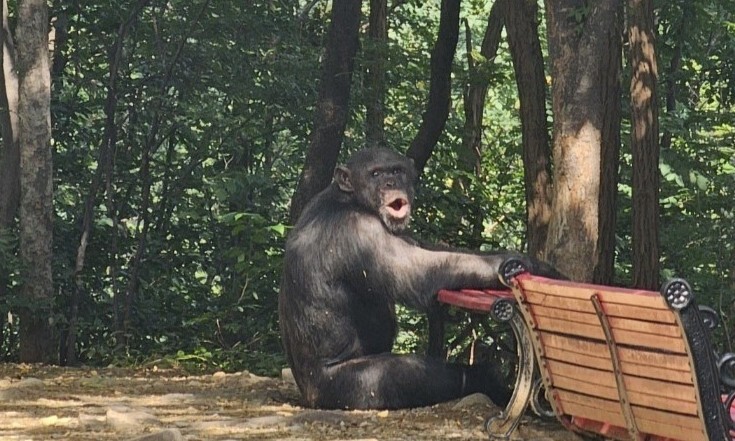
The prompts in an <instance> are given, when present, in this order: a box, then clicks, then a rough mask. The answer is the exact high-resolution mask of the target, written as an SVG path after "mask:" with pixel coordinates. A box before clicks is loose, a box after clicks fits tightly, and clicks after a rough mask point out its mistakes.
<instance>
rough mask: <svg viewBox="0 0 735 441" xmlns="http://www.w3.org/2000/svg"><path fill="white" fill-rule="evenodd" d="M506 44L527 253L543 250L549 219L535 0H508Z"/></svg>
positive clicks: (547, 157) (546, 141) (543, 86)
mask: <svg viewBox="0 0 735 441" xmlns="http://www.w3.org/2000/svg"><path fill="white" fill-rule="evenodd" d="M506 14H507V24H506V26H505V27H506V30H507V33H508V44H509V46H510V54H511V56H512V58H513V69H514V71H515V77H516V84H517V85H518V97H519V99H520V103H521V134H522V137H523V166H524V181H525V188H526V225H527V233H526V239H527V241H528V253H529V254H530V255H532V256H534V257H539V256H541V255H543V254H544V246H545V245H546V236H547V233H548V229H549V220H550V219H551V191H552V189H551V146H550V145H549V132H548V127H547V124H546V78H545V77H544V59H543V55H542V54H541V42H540V41H539V36H538V17H537V15H538V6H537V4H536V1H535V0H523V1H521V2H512V3H511V2H508V7H507V12H506Z"/></svg>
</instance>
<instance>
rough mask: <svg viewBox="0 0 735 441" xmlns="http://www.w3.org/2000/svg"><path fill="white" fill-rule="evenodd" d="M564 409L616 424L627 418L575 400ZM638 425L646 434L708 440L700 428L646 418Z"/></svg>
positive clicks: (694, 419)
mask: <svg viewBox="0 0 735 441" xmlns="http://www.w3.org/2000/svg"><path fill="white" fill-rule="evenodd" d="M562 410H563V412H564V413H565V414H567V415H574V416H579V417H582V418H588V419H591V420H596V421H601V422H605V423H608V424H612V425H614V426H619V427H625V419H624V418H623V415H622V413H610V412H606V411H605V410H601V409H597V408H594V407H590V406H585V405H582V404H578V403H573V402H566V403H564V405H563V407H562ZM690 418H691V420H692V421H698V420H697V419H696V418H694V417H690ZM636 425H637V427H638V430H640V431H641V432H643V433H646V434H651V435H659V436H664V437H667V438H670V439H674V440H681V441H708V439H707V436H706V435H705V434H704V432H703V431H702V430H701V429H699V428H690V427H683V426H679V425H674V424H670V423H666V424H665V423H661V422H659V421H651V420H648V419H645V418H641V419H636Z"/></svg>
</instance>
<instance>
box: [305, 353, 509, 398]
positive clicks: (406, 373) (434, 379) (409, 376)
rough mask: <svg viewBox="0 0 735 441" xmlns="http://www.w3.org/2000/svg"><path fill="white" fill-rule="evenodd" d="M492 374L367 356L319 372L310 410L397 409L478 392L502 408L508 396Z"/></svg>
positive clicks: (408, 359)
mask: <svg viewBox="0 0 735 441" xmlns="http://www.w3.org/2000/svg"><path fill="white" fill-rule="evenodd" d="M494 372H495V371H494V370H493V369H492V368H491V367H489V366H486V365H476V366H464V365H458V364H447V363H444V362H442V361H441V360H437V359H433V358H425V357H419V356H415V355H396V354H390V353H385V354H377V355H371V356H366V357H361V358H357V359H353V360H349V361H345V362H342V363H340V364H337V365H334V366H330V367H327V368H325V369H324V371H323V372H322V374H323V376H322V377H321V378H320V383H321V384H319V385H318V386H317V389H318V390H319V392H318V395H319V396H318V398H317V399H316V403H314V405H315V406H316V407H320V408H332V409H400V408H408V407H419V406H428V405H432V404H436V403H440V402H444V401H449V400H452V399H455V398H460V397H462V396H465V395H469V394H471V393H475V392H482V393H484V394H486V395H488V396H489V397H490V398H491V399H492V400H493V401H494V402H495V403H497V404H499V405H503V406H504V405H505V404H506V403H507V402H508V401H509V400H510V394H511V391H509V390H508V389H507V387H506V386H504V385H502V383H501V382H500V381H499V380H498V379H497V378H496V375H494Z"/></svg>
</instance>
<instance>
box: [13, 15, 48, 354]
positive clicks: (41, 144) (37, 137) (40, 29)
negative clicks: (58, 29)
mask: <svg viewBox="0 0 735 441" xmlns="http://www.w3.org/2000/svg"><path fill="white" fill-rule="evenodd" d="M48 26H49V23H48V11H47V6H46V1H45V0H24V1H21V2H19V5H18V28H17V36H18V73H19V78H20V84H19V100H18V120H19V122H20V124H19V128H20V131H19V143H20V144H19V145H20V187H21V196H20V256H21V264H22V270H21V277H22V288H21V290H22V291H21V292H22V296H23V299H24V302H26V303H25V305H24V308H23V309H22V311H21V313H20V324H21V327H20V361H21V362H46V363H49V362H55V361H56V360H55V358H56V348H55V344H54V341H53V339H52V326H53V325H52V324H53V322H52V317H53V315H52V300H53V279H52V272H51V260H52V247H51V245H52V234H53V183H52V171H53V167H52V158H51V110H50V109H51V105H50V103H51V75H50V71H49V52H48Z"/></svg>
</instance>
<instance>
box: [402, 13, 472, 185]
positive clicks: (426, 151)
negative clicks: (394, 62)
mask: <svg viewBox="0 0 735 441" xmlns="http://www.w3.org/2000/svg"><path fill="white" fill-rule="evenodd" d="M460 3H461V2H460V0H442V6H441V18H440V19H439V35H438V36H437V39H436V44H435V45H434V49H432V51H431V85H430V88H429V102H428V104H427V105H426V111H425V112H424V115H423V117H422V121H421V126H420V127H419V131H418V133H417V134H416V137H415V138H414V139H413V141H412V142H411V146H410V147H409V148H408V152H407V153H406V154H407V156H408V157H410V158H413V160H414V164H415V165H416V170H417V171H418V172H419V174H421V172H422V171H423V169H424V167H425V166H426V163H427V162H428V160H429V158H430V157H431V152H432V151H433V150H434V147H435V146H436V143H437V141H439V136H440V135H441V133H442V131H443V130H444V125H445V124H446V122H447V118H448V117H449V106H450V105H451V95H450V94H451V86H452V62H453V61H454V53H455V52H456V50H457V41H458V40H459V9H460V7H459V6H460Z"/></svg>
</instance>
